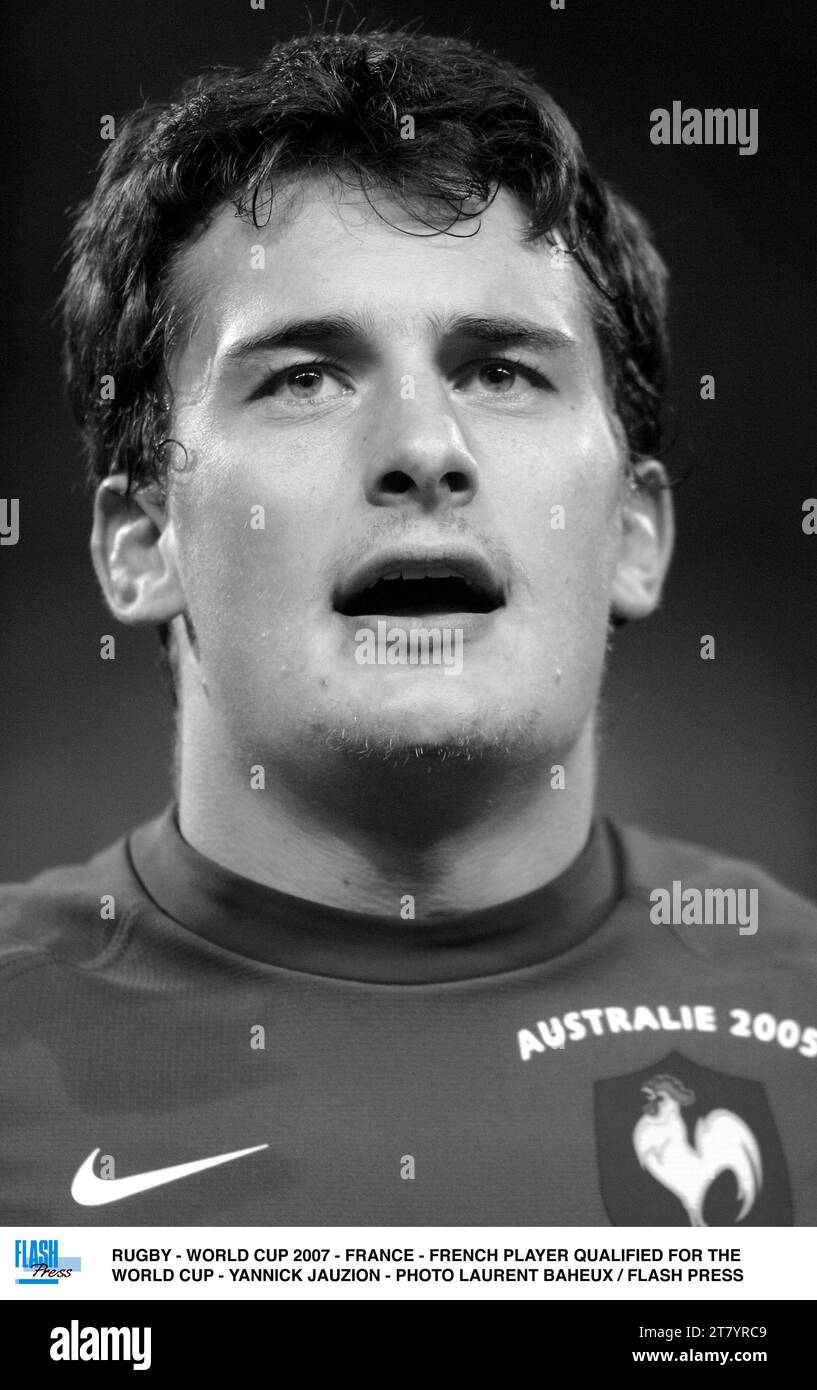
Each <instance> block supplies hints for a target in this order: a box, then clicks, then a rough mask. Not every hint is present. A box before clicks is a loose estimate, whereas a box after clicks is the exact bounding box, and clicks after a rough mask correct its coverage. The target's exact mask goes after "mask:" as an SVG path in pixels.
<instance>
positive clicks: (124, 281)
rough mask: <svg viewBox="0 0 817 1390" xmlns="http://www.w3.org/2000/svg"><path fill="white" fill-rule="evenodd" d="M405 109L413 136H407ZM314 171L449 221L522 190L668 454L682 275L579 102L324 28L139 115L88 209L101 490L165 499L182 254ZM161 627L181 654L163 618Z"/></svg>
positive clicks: (428, 42)
mask: <svg viewBox="0 0 817 1390" xmlns="http://www.w3.org/2000/svg"><path fill="white" fill-rule="evenodd" d="M407 115H410V116H412V117H413V119H414V138H413V139H402V138H401V135H400V127H401V120H402V119H403V118H404V117H405V116H407ZM302 170H303V171H309V172H317V173H327V174H329V173H331V174H335V175H336V176H337V177H338V178H341V179H349V178H351V179H352V180H353V181H354V182H355V183H356V184H357V185H358V186H359V187H360V188H361V189H362V190H363V191H364V192H365V194H366V196H367V197H369V194H370V191H372V190H375V191H384V192H386V193H387V194H388V195H390V196H391V197H392V198H393V199H395V200H396V201H397V202H398V203H399V204H401V205H402V206H403V207H404V208H406V209H407V210H409V211H410V212H412V213H413V214H414V215H415V216H421V217H422V218H423V220H424V221H425V222H426V225H427V226H433V227H435V228H436V229H437V230H439V231H443V230H446V229H447V228H450V227H452V226H453V225H454V224H455V223H457V222H460V221H466V222H467V221H468V220H470V219H472V218H478V217H479V214H480V212H481V211H484V209H485V208H486V207H487V206H488V205H489V204H490V202H491V201H492V199H493V198H494V197H495V196H496V193H497V192H498V190H499V188H500V187H504V188H505V189H507V190H509V191H510V192H512V193H513V194H515V195H516V197H517V198H518V199H519V201H520V202H521V204H522V205H523V206H524V208H525V210H526V212H527V215H528V220H527V226H526V231H525V239H526V241H528V242H535V241H537V240H540V239H549V240H550V241H551V242H552V243H553V244H556V242H555V234H556V233H558V234H559V236H560V237H561V239H562V242H563V243H566V246H567V248H568V251H569V253H570V254H571V255H572V256H573V258H574V259H575V261H576V262H577V264H578V265H579V266H580V267H581V270H582V271H583V273H584V274H583V277H581V279H582V284H583V286H584V288H585V290H586V293H587V298H588V303H589V307H590V312H591V315H592V319H593V322H594V325H595V329H596V333H597V338H598V342H599V346H600V349H601V353H602V357H603V361H604V369H605V378H606V381H607V385H608V390H609V392H610V395H611V399H612V402H613V405H614V409H615V414H616V416H617V418H618V420H619V422H620V424H621V428H622V430H623V433H624V435H625V436H626V441H627V447H628V452H629V462H630V466H631V467H632V466H634V465H637V463H638V461H639V460H640V459H644V458H649V457H656V456H657V457H660V455H661V451H662V414H663V412H662V402H663V397H664V393H665V389H666V377H667V365H668V352H667V341H666V325H665V319H666V284H667V272H666V268H665V266H664V263H663V261H662V260H661V258H660V256H659V255H658V253H657V251H656V250H655V248H654V247H653V245H652V242H651V240H650V233H649V229H648V227H647V226H646V224H645V222H644V221H643V219H642V218H641V217H640V216H639V214H638V213H637V212H636V211H635V210H634V209H633V208H632V207H630V206H629V205H628V204H627V203H626V202H625V201H624V199H623V198H621V197H620V196H619V195H618V194H616V193H615V192H614V191H613V190H612V189H611V188H610V187H609V186H608V185H607V184H606V183H604V182H603V181H602V180H601V179H599V178H597V177H595V175H594V174H593V173H592V172H591V170H590V168H589V166H588V164H587V161H586V159H585V156H584V152H583V150H582V147H581V143H580V141H579V138H578V136H577V134H576V132H575V131H574V129H573V127H572V126H571V125H570V122H569V121H568V120H567V117H566V116H565V115H564V113H563V111H562V110H561V109H560V108H559V107H558V106H557V105H556V103H555V102H554V101H553V99H552V98H551V97H550V96H549V95H548V94H547V92H545V91H544V90H543V89H542V88H541V87H540V86H538V85H537V83H536V82H535V80H534V77H533V75H532V74H530V73H527V72H525V71H523V70H522V69H520V68H518V67H516V66H514V65H513V64H511V63H509V62H506V61H504V60H502V59H499V58H497V57H495V56H493V55H492V54H489V53H487V52H485V51H483V50H481V49H480V48H478V47H476V46H475V45H473V44H471V43H468V42H465V41H463V40H460V39H450V38H438V37H433V36H430V35H425V34H422V33H419V32H410V31H409V30H408V29H407V28H405V27H404V28H400V29H396V30H387V29H377V30H373V31H368V32H361V31H360V30H359V29H357V30H356V31H355V32H353V33H348V34H341V33H337V32H335V33H329V32H325V30H324V29H323V28H321V27H318V28H316V29H313V30H311V31H310V32H309V33H308V34H305V35H302V36H299V37H296V38H293V39H292V40H290V41H288V42H284V43H278V44H275V45H274V47H273V48H272V49H271V51H270V52H269V53H268V54H267V56H266V57H265V58H264V59H263V60H262V61H261V62H259V63H258V64H257V65H256V66H254V67H251V68H247V69H241V68H223V67H222V68H216V69H213V70H211V71H209V72H207V73H206V74H205V75H202V76H200V77H197V78H195V79H194V80H192V81H190V82H188V83H187V84H185V86H183V87H182V89H181V90H180V92H179V94H178V95H177V96H176V98H175V99H173V100H171V101H169V102H164V103H146V104H145V105H144V106H143V107H142V108H141V109H139V110H138V111H135V112H133V113H132V114H131V115H129V116H127V117H126V118H124V119H123V120H122V121H121V123H120V128H119V131H118V133H117V135H116V138H115V140H113V141H112V143H111V144H110V145H109V146H108V147H107V149H106V150H105V153H104V154H103V156H102V158H101V160H100V166H99V177H98V180H97V183H96V186H95V188H94V191H93V192H92V194H91V196H90V197H89V198H88V199H87V200H86V201H84V202H83V203H81V204H80V205H79V206H78V207H77V208H76V209H75V210H74V212H73V218H72V228H71V233H70V239H69V245H68V251H67V255H68V256H69V258H70V272H69V275H68V279H67V283H66V285H65V288H64V291H63V294H62V296H61V301H60V303H61V309H62V316H63V325H64V339H65V351H64V362H65V376H66V380H67V385H68V391H69V395H70V399H71V403H72V407H73V412H74V415H75V418H76V420H77V422H78V424H79V426H80V429H81V432H82V438H83V443H84V449H85V457H86V464H87V481H88V484H89V485H93V484H96V483H98V482H99V481H100V480H101V479H103V478H104V477H106V476H107V475H108V474H110V473H113V472H120V471H121V472H124V473H125V474H126V476H127V479H128V490H130V489H131V488H132V487H134V486H138V485H142V484H146V483H154V484H157V485H158V486H159V488H160V491H161V493H162V494H164V492H165V489H166V486H167V481H168V474H169V468H170V465H171V461H172V460H173V459H175V458H177V457H178V456H179V455H178V452H177V451H176V450H174V449H173V448H172V447H169V446H170V443H171V441H170V439H169V435H170V431H171V409H172V396H171V391H170V385H169V382H168V379H167V371H166V363H167V361H168V359H169V356H170V352H171V349H172V346H173V343H174V341H176V335H177V334H178V332H179V331H180V329H181V326H182V324H183V323H184V322H185V309H184V306H183V305H182V304H181V303H180V302H179V297H178V296H177V295H174V292H173V277H172V272H173V269H174V263H175V257H176V256H177V253H179V252H180V251H181V249H182V248H183V247H185V246H186V245H187V244H188V243H189V242H190V241H191V240H192V239H193V238H195V237H196V236H197V235H198V234H199V233H201V232H202V231H203V230H204V229H205V228H206V227H207V225H208V222H209V218H210V217H211V215H212V214H213V213H214V212H215V210H216V209H217V208H219V207H220V206H221V205H223V204H224V203H225V201H232V202H233V203H234V205H235V207H236V210H237V212H238V213H239V214H240V215H242V216H244V217H246V218H248V219H251V220H252V221H253V222H254V223H255V225H260V224H259V222H258V217H259V212H262V213H264V214H265V220H268V218H269V215H270V210H271V206H272V201H273V199H274V186H275V181H276V179H277V178H279V177H281V176H284V175H289V174H293V173H298V172H299V171H302ZM432 207H433V208H434V210H435V213H434V220H431V221H430V220H429V218H430V217H431V212H430V209H431V208H432ZM420 209H422V211H418V210H420ZM106 375H108V376H112V377H113V379H114V382H115V398H114V399H112V400H106V399H104V398H103V396H104V394H106V393H103V392H101V391H100V381H101V378H102V377H103V376H106ZM160 636H161V638H162V641H163V643H164V644H165V645H166V644H167V640H168V631H167V628H166V627H163V628H162V629H160Z"/></svg>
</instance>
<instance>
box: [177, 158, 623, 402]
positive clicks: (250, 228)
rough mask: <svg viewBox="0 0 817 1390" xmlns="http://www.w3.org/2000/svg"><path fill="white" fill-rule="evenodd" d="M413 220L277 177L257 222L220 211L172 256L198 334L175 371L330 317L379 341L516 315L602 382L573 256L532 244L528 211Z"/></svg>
mask: <svg viewBox="0 0 817 1390" xmlns="http://www.w3.org/2000/svg"><path fill="white" fill-rule="evenodd" d="M429 213H430V216H426V217H424V213H423V212H422V211H420V210H419V209H418V211H417V215H416V216H415V215H412V214H411V213H409V212H408V211H407V210H406V209H405V208H404V207H402V206H400V205H398V204H397V203H395V202H394V201H393V200H392V199H391V198H390V197H389V196H388V195H387V194H386V193H385V192H384V191H382V190H381V191H380V192H377V191H374V192H370V194H369V198H368V199H367V197H366V196H365V195H364V194H363V193H362V191H361V190H360V189H358V188H350V187H348V186H347V185H345V184H343V183H341V182H340V181H339V180H338V179H337V178H336V177H334V176H319V175H309V176H306V177H304V176H291V177H289V178H287V179H283V180H276V182H275V193H274V198H273V200H272V202H270V201H269V200H267V202H266V203H264V202H261V203H260V206H259V208H258V211H257V218H258V221H259V222H261V223H262V225H261V226H260V227H259V226H256V225H254V223H253V222H252V221H250V220H249V219H248V218H247V217H240V216H237V215H236V211H235V207H234V206H233V205H232V204H224V205H222V206H221V207H219V208H218V209H217V210H216V212H215V213H214V215H213V216H212V217H211V219H210V221H209V224H208V226H207V228H206V230H204V231H203V232H202V233H200V234H199V235H198V236H197V237H196V239H195V240H193V241H192V242H190V243H188V244H187V245H186V246H185V247H184V248H183V249H182V251H181V253H180V254H179V255H178V257H177V259H176V261H175V264H174V267H173V272H172V276H171V287H172V296H173V298H174V300H175V301H176V302H177V304H178V305H179V306H180V307H181V309H182V312H183V315H184V318H185V319H186V320H187V322H188V323H189V324H190V326H191V327H192V328H193V329H194V331H193V332H192V333H190V334H189V335H188V336H187V338H186V340H184V341H183V343H180V346H179V349H178V350H177V352H176V353H175V354H174V366H175V369H176V370H178V368H179V365H180V362H181V359H182V357H183V358H184V366H185V371H184V375H185V376H187V375H188V373H189V372H191V371H192V372H195V371H196V368H199V369H201V368H203V367H204V366H205V364H206V365H208V367H212V365H213V364H214V363H217V362H218V361H219V360H220V359H221V357H222V356H223V355H225V354H227V353H229V351H230V348H231V347H232V346H233V345H234V344H235V343H236V342H238V341H239V340H240V339H243V338H244V337H245V336H247V335H252V334H254V333H263V332H264V331H265V329H266V328H267V327H268V326H269V324H270V322H271V320H273V319H275V320H281V319H286V318H288V317H293V316H295V315H297V316H298V317H299V318H311V317H318V316H320V315H327V314H332V313H337V314H344V313H346V314H355V313H358V314H360V315H362V316H363V317H365V319H366V321H367V323H370V324H371V325H372V327H373V336H375V337H377V336H379V337H380V338H381V340H382V342H383V343H384V344H386V343H389V342H398V341H410V340H419V339H423V338H426V337H428V338H431V337H433V336H434V331H435V328H434V326H435V324H438V323H439V322H440V321H441V320H442V319H444V318H446V317H449V316H451V317H453V316H455V315H456V314H458V313H459V314H482V315H485V316H495V317H506V318H507V317H508V316H512V315H513V314H514V313H516V314H518V315H519V316H520V317H525V318H526V319H527V320H534V321H536V322H538V323H539V324H540V325H541V326H542V327H543V328H545V329H552V330H555V331H556V332H562V333H564V334H567V335H569V336H570V337H572V338H573V339H575V341H576V343H577V344H578V347H579V349H580V353H581V356H582V358H583V359H584V361H585V363H586V370H587V371H588V372H589V373H590V374H591V375H594V376H595V375H599V374H600V372H601V363H600V354H599V351H598V347H597V344H596V339H595V333H594V331H593V326H592V321H591V317H590V312H589V308H588V304H587V300H586V295H585V289H584V284H583V277H582V276H581V272H580V271H579V270H578V268H577V267H576V266H574V265H573V264H572V262H571V261H570V258H569V256H562V255H560V254H559V248H558V246H557V247H555V248H554V247H552V246H551V245H550V244H548V243H546V242H543V241H539V242H537V243H535V244H530V243H526V242H525V241H524V234H525V229H526V223H527V217H526V213H525V209H524V207H523V206H522V205H521V203H520V202H519V201H518V200H517V199H516V198H515V197H514V196H513V195H512V194H511V193H509V192H508V191H507V190H506V189H500V190H499V192H498V193H497V195H496V197H495V199H494V201H493V202H492V203H491V205H490V206H489V207H488V208H487V209H485V211H484V212H482V213H480V214H479V215H478V217H476V218H473V219H469V220H463V221H459V222H455V223H454V224H453V225H452V226H451V228H450V230H449V231H447V232H439V231H438V230H437V229H438V228H439V227H440V226H441V225H443V226H445V225H447V223H448V222H449V221H450V217H451V214H450V211H449V212H448V215H447V216H445V210H442V211H439V210H435V209H434V208H430V209H429Z"/></svg>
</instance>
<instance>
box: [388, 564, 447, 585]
mask: <svg viewBox="0 0 817 1390" xmlns="http://www.w3.org/2000/svg"><path fill="white" fill-rule="evenodd" d="M459 577H460V576H459V575H458V574H455V573H454V571H453V570H450V569H449V568H448V567H447V565H427V566H425V567H424V568H423V569H420V568H418V566H416V565H412V566H411V568H408V567H406V568H405V569H399V570H389V572H388V574H384V575H381V578H382V579H459ZM375 582H377V581H375Z"/></svg>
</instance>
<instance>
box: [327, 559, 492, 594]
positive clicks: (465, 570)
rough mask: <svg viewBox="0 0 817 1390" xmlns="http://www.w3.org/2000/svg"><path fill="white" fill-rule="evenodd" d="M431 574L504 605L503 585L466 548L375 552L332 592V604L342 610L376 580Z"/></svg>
mask: <svg viewBox="0 0 817 1390" xmlns="http://www.w3.org/2000/svg"><path fill="white" fill-rule="evenodd" d="M434 570H440V571H443V572H444V573H446V574H449V575H453V576H455V577H456V578H458V579H464V580H465V581H466V583H468V584H470V585H471V587H472V588H474V589H476V590H478V591H481V592H482V593H485V594H488V595H490V597H491V598H492V599H494V600H495V605H496V607H500V606H501V605H502V604H504V602H505V585H504V584H503V582H502V578H501V576H500V575H499V574H498V573H497V571H496V569H495V568H494V566H493V565H492V564H491V563H490V561H489V560H486V559H485V557H484V556H483V555H480V554H479V552H478V551H476V550H473V549H471V548H470V547H467V546H422V547H421V546H402V547H400V548H393V549H390V550H382V551H377V552H376V553H375V554H374V555H371V556H370V557H369V559H368V560H366V562H365V563H364V564H362V565H360V567H359V568H358V569H356V570H355V571H354V573H353V574H352V575H351V576H350V577H349V578H348V579H345V580H344V581H343V582H342V583H341V584H339V585H338V587H337V588H336V589H335V593H334V596H333V603H334V606H335V608H342V607H343V605H344V603H348V602H349V601H350V600H351V599H352V598H354V597H355V596H356V595H358V594H360V593H361V591H362V590H363V589H368V588H369V587H370V586H371V585H372V584H376V583H377V581H378V580H379V579H385V578H386V577H387V576H392V577H393V576H396V575H397V574H398V573H401V574H412V573H413V574H414V575H418V576H419V575H422V574H429V573H431V572H433V571H434Z"/></svg>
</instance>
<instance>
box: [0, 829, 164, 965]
mask: <svg viewBox="0 0 817 1390" xmlns="http://www.w3.org/2000/svg"><path fill="white" fill-rule="evenodd" d="M137 896H138V885H137V882H136V880H135V877H134V875H133V871H132V869H131V866H130V859H129V856H128V851H127V837H126V836H122V837H121V838H120V839H118V840H116V841H114V842H113V843H112V844H110V845H108V846H107V847H106V848H104V849H102V850H100V851H98V852H97V853H96V854H94V855H93V856H92V857H91V858H90V859H87V860H85V861H84V862H82V863H77V864H64V865H59V866H56V867H54V868H50V869H46V870H44V871H43V872H41V873H38V874H36V875H35V876H34V877H33V878H30V879H28V880H26V881H25V882H21V883H5V884H0V970H2V971H3V972H4V973H7V972H8V971H9V970H11V971H12V973H14V968H15V967H20V968H25V966H26V964H35V963H36V962H37V961H38V959H39V960H43V959H47V958H53V959H59V960H63V961H68V962H70V963H73V964H76V965H87V964H90V962H92V961H93V960H94V959H95V958H96V957H98V956H99V954H100V952H102V951H104V950H106V949H107V947H108V946H109V945H110V943H111V939H112V936H113V935H114V934H116V929H117V928H119V927H121V926H122V925H123V924H124V920H125V918H126V917H127V916H128V915H129V910H130V908H131V907H132V906H133V905H134V903H135V901H136V898H137Z"/></svg>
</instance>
